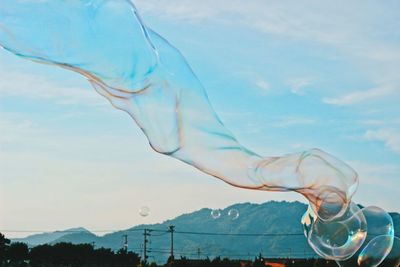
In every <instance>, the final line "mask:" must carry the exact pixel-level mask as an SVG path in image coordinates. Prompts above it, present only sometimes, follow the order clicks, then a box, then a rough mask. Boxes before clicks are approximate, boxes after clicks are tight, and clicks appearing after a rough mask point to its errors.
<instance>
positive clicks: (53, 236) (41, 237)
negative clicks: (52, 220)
mask: <svg viewBox="0 0 400 267" xmlns="http://www.w3.org/2000/svg"><path fill="white" fill-rule="evenodd" d="M71 233H77V234H86V233H90V232H89V231H88V230H86V229H85V228H82V227H78V228H71V229H67V230H63V231H55V232H49V233H41V234H34V235H30V236H28V237H25V238H14V239H12V240H11V241H12V242H23V243H26V244H28V245H29V246H32V247H33V246H37V245H42V244H48V243H52V242H54V241H55V240H58V239H61V238H63V237H64V236H68V235H71Z"/></svg>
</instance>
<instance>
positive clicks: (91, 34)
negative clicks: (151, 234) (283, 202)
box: [0, 0, 390, 266]
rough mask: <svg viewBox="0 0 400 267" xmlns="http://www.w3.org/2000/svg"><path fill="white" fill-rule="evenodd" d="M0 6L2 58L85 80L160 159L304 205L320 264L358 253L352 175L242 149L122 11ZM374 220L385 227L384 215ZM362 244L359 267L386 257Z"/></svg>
mask: <svg viewBox="0 0 400 267" xmlns="http://www.w3.org/2000/svg"><path fill="white" fill-rule="evenodd" d="M0 5H1V8H0V45H1V46H2V47H3V48H4V49H6V50H8V51H10V52H12V53H14V54H15V55H17V56H20V57H23V58H26V59H30V60H33V61H35V62H39V63H44V64H50V65H54V66H58V67H61V68H64V69H67V70H70V71H74V72H77V73H79V74H80V75H83V76H84V77H86V78H87V80H88V81H89V82H90V83H91V84H92V86H93V88H94V89H95V90H96V91H97V92H98V93H99V94H101V95H102V96H104V97H105V98H106V99H108V101H110V103H111V104H112V105H113V106H114V107H115V108H117V109H120V110H123V111H125V112H126V113H128V114H129V115H130V116H131V117H132V119H133V120H134V121H135V123H136V124H137V125H138V126H139V127H140V129H141V130H142V131H143V133H144V134H145V135H146V137H147V139H148V141H149V143H150V146H151V147H152V148H153V149H154V150H155V151H157V152H159V153H162V154H165V155H168V156H171V157H173V158H176V159H178V160H180V161H183V162H185V163H187V164H190V165H192V166H193V167H195V168H197V169H199V170H200V171H203V172H205V173H207V174H209V175H211V176H214V177H216V178H218V179H221V180H223V181H225V182H226V183H228V184H230V185H232V186H236V187H241V188H246V189H256V190H263V191H294V192H297V193H299V194H301V195H303V196H304V197H305V198H306V199H307V200H308V201H309V203H310V209H309V210H308V211H307V213H306V214H305V216H303V225H304V228H305V233H306V236H307V238H308V242H309V243H310V245H311V246H312V247H313V248H314V250H315V251H316V252H317V253H318V254H319V255H321V256H323V257H326V258H330V259H336V260H346V259H349V258H350V257H351V256H352V255H354V254H355V253H356V252H357V251H358V250H359V249H360V247H361V245H360V244H363V242H362V241H363V240H364V239H365V231H366V226H365V218H366V216H365V212H363V211H360V209H359V208H358V207H357V206H356V205H354V204H352V203H351V199H352V196H353V195H354V193H355V192H356V189H357V186H358V175H357V173H356V172H355V171H354V170H353V169H352V168H351V167H350V166H349V165H347V164H346V163H344V162H343V161H341V160H339V159H337V158H335V157H334V156H332V155H330V154H328V153H326V152H324V151H322V150H319V149H310V150H307V151H302V152H298V153H291V154H287V155H283V156H279V157H274V156H272V157H268V156H261V155H258V154H257V153H255V152H253V151H251V150H249V149H247V148H245V147H244V146H242V145H241V144H240V143H239V142H238V141H237V139H236V138H235V137H234V136H233V135H232V133H231V132H230V131H229V130H228V129H226V127H225V126H224V125H223V123H222V122H221V120H220V119H219V118H218V116H217V114H216V113H215V111H214V110H213V109H212V107H211V104H210V102H209V100H208V96H207V93H206V91H205V90H204V88H203V86H202V84H201V83H200V81H199V80H198V79H197V77H196V76H195V74H194V73H193V72H192V70H191V68H190V67H189V65H188V64H187V62H186V60H185V58H184V57H183V56H182V54H181V53H180V52H179V51H178V50H177V49H176V48H175V47H173V46H172V45H171V44H170V43H168V42H167V41H166V40H165V39H164V38H163V37H161V36H160V35H158V34H157V33H156V32H155V31H153V30H151V29H149V28H147V27H146V26H145V25H144V24H143V23H142V21H141V19H140V17H139V16H138V13H137V10H136V8H135V7H134V5H133V3H132V2H131V1H128V0H70V1H63V0H41V1H27V0H0ZM233 213H234V212H232V216H231V215H229V216H230V217H231V218H232V219H233V218H235V217H236V216H235V215H233ZM143 214H146V213H143ZM378 214H380V215H381V216H383V219H382V221H383V222H384V221H385V218H386V215H385V214H383V213H379V212H378ZM142 216H143V215H142ZM145 216H147V215H145ZM238 216H239V213H237V217H238ZM237 217H236V219H237ZM367 221H368V219H367ZM367 224H368V223H367ZM367 228H368V226H367ZM379 229H382V231H380V232H379V233H381V234H380V236H382V235H383V236H384V235H385V234H384V232H385V231H384V230H383V228H379ZM368 231H369V229H368ZM386 235H387V236H390V234H386ZM389 241H390V240H389ZM368 244H371V245H370V246H368V245H366V246H365V247H364V248H363V250H362V252H361V253H360V256H359V259H360V263H359V264H371V266H373V265H372V264H376V262H378V261H379V260H375V259H374V260H371V251H373V250H374V249H372V247H374V248H375V247H376V246H378V247H380V248H381V249H380V250H379V252H378V254H379V255H378V258H379V259H381V258H384V257H385V255H386V254H387V253H386V252H387V251H389V250H390V248H389V247H390V246H389V245H390V242H388V240H386V239H385V238H383V237H382V238H379V239H376V240H375V241H373V242H372V243H368ZM385 246H387V247H385ZM377 251H378V250H377ZM365 266H367V265H365Z"/></svg>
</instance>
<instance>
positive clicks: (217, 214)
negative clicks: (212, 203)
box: [211, 209, 221, 219]
mask: <svg viewBox="0 0 400 267" xmlns="http://www.w3.org/2000/svg"><path fill="white" fill-rule="evenodd" d="M211 217H212V218H213V219H218V218H219V217H221V211H220V210H218V209H217V210H211Z"/></svg>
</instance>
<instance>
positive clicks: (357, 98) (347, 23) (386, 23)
mask: <svg viewBox="0 0 400 267" xmlns="http://www.w3.org/2000/svg"><path fill="white" fill-rule="evenodd" d="M135 3H136V4H137V7H138V9H139V12H144V13H145V14H147V13H150V14H155V15H157V16H158V17H162V18H164V19H169V20H173V21H174V20H178V21H182V20H183V21H184V22H191V23H196V22H197V23H205V22H210V23H226V24H231V25H233V27H234V26H235V25H237V24H240V25H241V27H243V26H247V27H248V28H249V29H252V30H256V31H259V32H260V33H264V34H268V35H276V36H278V37H283V38H290V39H293V40H301V41H306V42H310V43H313V44H322V45H327V46H330V47H332V48H334V49H336V50H337V51H339V52H340V55H341V56H342V57H344V58H346V60H348V62H349V63H350V64H353V65H354V66H355V67H356V68H358V70H357V71H361V72H363V74H364V76H365V77H367V78H366V80H368V81H369V82H370V84H372V86H377V87H379V88H376V89H369V90H368V89H367V90H360V91H353V92H351V91H350V93H346V94H343V93H342V95H343V96H338V97H330V98H324V99H323V101H324V102H325V103H327V104H333V105H351V104H354V103H359V102H362V101H365V100H373V99H374V98H375V97H388V96H390V93H389V92H388V91H387V89H384V88H381V87H382V86H380V85H382V84H384V85H385V87H386V86H388V87H391V88H392V89H391V90H393V91H397V93H400V77H399V75H398V71H397V70H398V69H400V45H399V39H398V38H396V37H394V36H398V35H399V34H400V30H399V29H400V16H399V13H398V12H396V10H398V9H399V6H398V4H396V3H393V2H392V3H387V2H385V3H384V2H368V3H365V2H363V1H351V2H348V1H339V2H326V1H313V0H308V1H302V2H301V3H300V2H298V3H293V2H292V1H263V0H253V1H241V0H229V1H228V0H204V1H187V0H136V1H135ZM299 14H301V15H299ZM382 14H385V15H384V16H382ZM232 17H234V18H235V19H232ZM308 82H309V81H307V80H303V81H301V80H300V81H295V82H294V83H293V85H294V86H292V92H293V93H297V94H302V93H304V92H303V91H302V90H301V88H304V87H305V86H307V85H308ZM347 92H349V91H347Z"/></svg>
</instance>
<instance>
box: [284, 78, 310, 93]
mask: <svg viewBox="0 0 400 267" xmlns="http://www.w3.org/2000/svg"><path fill="white" fill-rule="evenodd" d="M312 81H313V79H312V78H310V77H299V78H291V79H288V80H287V84H288V85H289V86H290V88H291V89H290V90H291V92H292V93H293V94H296V95H304V94H305V92H304V88H305V87H307V86H309V85H311V84H312Z"/></svg>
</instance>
